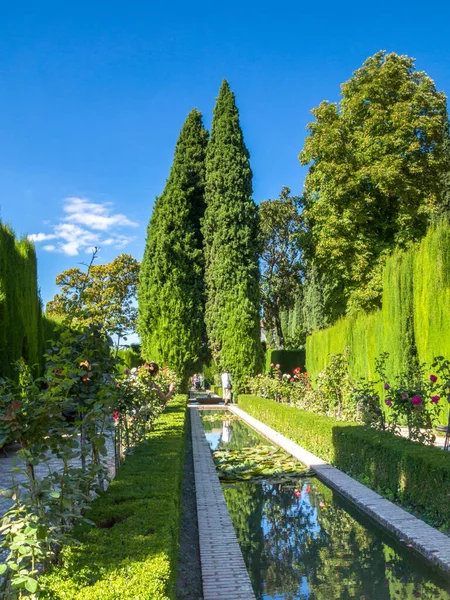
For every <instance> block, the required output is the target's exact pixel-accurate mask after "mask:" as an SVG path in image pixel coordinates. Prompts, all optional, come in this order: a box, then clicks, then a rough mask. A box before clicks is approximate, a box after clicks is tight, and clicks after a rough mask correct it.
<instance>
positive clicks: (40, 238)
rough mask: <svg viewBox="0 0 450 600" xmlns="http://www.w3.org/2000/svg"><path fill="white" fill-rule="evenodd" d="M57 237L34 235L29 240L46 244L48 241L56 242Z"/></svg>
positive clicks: (41, 234) (47, 234)
mask: <svg viewBox="0 0 450 600" xmlns="http://www.w3.org/2000/svg"><path fill="white" fill-rule="evenodd" d="M56 237H57V236H56V235H55V234H54V233H32V234H31V235H29V236H28V239H29V240H31V241H32V242H45V241H46V240H54V239H55V238H56Z"/></svg>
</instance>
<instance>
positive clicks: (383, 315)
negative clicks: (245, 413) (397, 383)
mask: <svg viewBox="0 0 450 600" xmlns="http://www.w3.org/2000/svg"><path fill="white" fill-rule="evenodd" d="M449 327H450V224H449V222H448V221H447V220H442V221H441V222H439V223H438V224H436V225H433V226H432V227H430V229H429V231H428V233H427V235H426V237H425V238H424V239H423V240H422V241H421V243H420V245H417V246H414V247H412V248H411V249H409V250H408V251H397V252H394V253H393V254H392V255H391V256H390V257H389V258H388V260H387V262H386V267H385V269H384V274H383V297H382V308H381V309H380V310H377V311H374V312H371V313H358V314H355V315H352V316H348V317H345V318H344V319H341V320H339V321H338V322H337V323H336V324H335V325H333V326H332V327H329V328H327V329H324V330H322V331H317V332H315V333H313V334H312V335H311V336H309V337H308V338H307V340H306V367H307V370H308V373H309V375H310V376H311V377H312V379H313V380H314V379H315V378H316V377H317V374H318V373H319V372H320V371H321V370H322V369H323V368H324V367H325V366H326V364H327V362H328V361H329V355H330V354H337V353H342V352H344V350H345V349H346V348H348V349H349V356H348V358H349V368H350V373H351V375H352V376H353V378H354V379H359V378H360V377H368V378H371V379H373V378H375V358H376V357H377V356H379V355H380V354H381V353H382V352H389V359H388V361H387V363H386V367H387V376H388V379H390V380H391V379H392V378H393V377H395V376H396V375H398V374H399V373H400V372H401V371H404V370H407V368H408V365H409V364H410V362H411V357H412V356H414V355H416V354H417V356H418V360H419V363H423V362H426V363H428V365H429V366H430V367H431V364H432V362H433V359H434V358H435V357H436V356H445V357H447V358H450V337H449V336H448V335H446V332H447V331H448V330H449ZM446 421H447V409H446V407H445V406H444V404H443V405H442V412H441V422H442V423H446Z"/></svg>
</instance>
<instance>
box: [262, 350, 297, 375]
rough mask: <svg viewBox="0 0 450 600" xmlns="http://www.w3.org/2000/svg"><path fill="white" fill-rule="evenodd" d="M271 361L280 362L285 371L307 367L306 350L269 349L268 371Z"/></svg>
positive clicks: (290, 371) (267, 358) (267, 354)
mask: <svg viewBox="0 0 450 600" xmlns="http://www.w3.org/2000/svg"><path fill="white" fill-rule="evenodd" d="M270 363H273V364H274V365H277V364H279V365H280V368H281V370H282V371H283V373H292V371H293V370H294V369H296V368H297V367H300V368H301V369H302V370H303V369H304V367H305V351H304V350H301V349H300V350H267V352H266V371H269V370H270Z"/></svg>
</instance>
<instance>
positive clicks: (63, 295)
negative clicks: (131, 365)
mask: <svg viewBox="0 0 450 600" xmlns="http://www.w3.org/2000/svg"><path fill="white" fill-rule="evenodd" d="M138 279H139V263H138V261H137V260H136V259H135V258H133V257H132V256H131V255H130V254H120V255H119V256H117V257H116V258H115V259H114V260H113V261H112V262H110V263H107V264H104V265H92V264H91V265H90V266H89V269H88V270H87V272H83V271H81V270H80V269H77V268H73V269H68V270H67V271H64V272H63V273H61V274H60V275H58V277H57V278H56V284H57V285H59V286H60V288H61V291H60V293H59V294H56V296H55V297H54V298H53V300H51V301H50V302H48V304H47V314H48V316H50V317H52V318H56V319H58V318H67V317H70V318H71V319H70V322H71V325H73V326H75V327H77V326H80V327H87V326H90V325H95V326H102V327H104V329H105V331H106V332H107V334H108V335H110V336H115V337H116V344H117V347H119V346H120V342H121V340H126V336H127V335H128V334H130V333H132V332H133V331H135V329H136V320H137V309H136V288H137V283H138Z"/></svg>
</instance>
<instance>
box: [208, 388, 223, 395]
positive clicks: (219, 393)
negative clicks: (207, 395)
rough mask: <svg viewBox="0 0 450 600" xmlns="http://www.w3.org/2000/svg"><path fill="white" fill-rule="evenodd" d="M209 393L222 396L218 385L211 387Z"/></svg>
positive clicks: (221, 389) (221, 390)
mask: <svg viewBox="0 0 450 600" xmlns="http://www.w3.org/2000/svg"><path fill="white" fill-rule="evenodd" d="M211 391H212V393H213V394H217V395H218V396H220V397H222V396H223V388H222V387H221V386H220V385H212V386H211Z"/></svg>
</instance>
